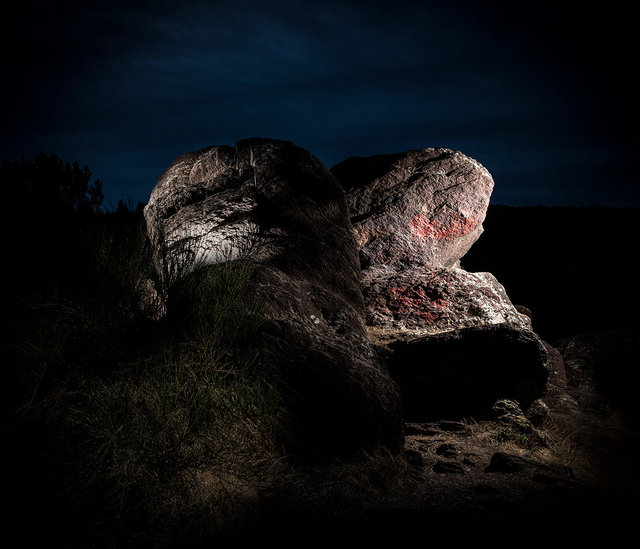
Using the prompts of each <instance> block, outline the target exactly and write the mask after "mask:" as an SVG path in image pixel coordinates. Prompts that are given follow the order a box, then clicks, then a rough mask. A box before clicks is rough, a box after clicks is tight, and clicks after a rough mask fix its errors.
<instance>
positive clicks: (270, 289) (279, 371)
mask: <svg viewBox="0 0 640 549" xmlns="http://www.w3.org/2000/svg"><path fill="white" fill-rule="evenodd" d="M145 217H146V220H147V226H148V233H149V236H150V239H151V241H152V242H153V244H154V245H155V249H156V252H157V263H158V268H159V269H160V271H161V272H162V273H163V275H164V276H165V277H166V279H167V283H169V284H170V283H171V282H172V280H173V279H174V278H176V277H179V276H181V273H183V272H184V271H188V270H189V269H191V268H193V266H195V265H200V266H202V265H208V264H211V265H213V264H217V263H220V262H224V261H233V260H236V259H238V258H241V259H243V260H244V261H248V262H250V263H251V264H252V265H253V269H252V271H253V275H252V278H251V280H250V282H249V284H248V288H247V290H246V292H245V298H246V299H247V301H248V302H249V303H252V304H253V305H257V306H259V308H260V310H261V311H262V315H263V317H264V322H263V325H262V327H261V331H260V332H261V333H260V334H258V336H257V339H258V340H259V349H260V351H261V353H260V361H259V364H260V366H259V367H260V368H261V375H264V376H266V377H268V379H270V380H271V381H272V382H273V383H274V384H275V386H276V388H277V390H278V391H279V394H280V396H281V399H282V402H283V404H284V408H285V409H284V412H283V418H282V420H283V423H282V425H283V429H282V432H281V441H280V442H281V444H282V446H283V447H284V450H285V452H287V453H288V454H291V455H295V456H296V457H297V458H299V459H301V460H318V459H334V458H345V457H349V456H352V455H354V454H355V453H357V452H359V451H361V450H367V449H373V448H376V447H378V446H386V447H388V448H391V449H393V450H399V449H400V448H401V447H402V442H403V434H402V415H401V405H400V394H399V389H398V387H397V385H396V384H395V383H394V382H393V381H392V379H391V378H390V377H389V375H388V374H387V372H386V371H385V369H384V368H383V367H381V366H380V364H379V363H378V358H377V355H376V353H375V352H374V350H373V348H372V346H371V344H370V342H369V340H368V338H367V333H366V328H365V325H364V321H363V319H364V301H363V297H362V293H361V291H360V287H359V281H358V274H359V261H358V247H357V244H356V242H355V239H354V236H353V230H352V227H351V224H350V221H349V211H348V208H347V204H346V200H345V195H344V191H343V189H342V188H341V187H340V185H339V184H338V182H337V181H336V179H335V178H334V177H333V176H332V174H331V173H330V172H329V171H328V169H327V168H326V167H325V166H324V165H323V164H322V163H321V162H320V161H318V160H317V159H316V158H315V157H313V156H312V155H311V154H310V153H309V152H307V151H305V150H303V149H301V148H299V147H296V146H295V145H293V144H292V143H290V142H287V141H277V140H266V139H248V140H243V141H240V142H238V143H237V144H236V145H235V147H229V146H216V147H210V148H207V149H203V150H201V151H198V152H194V153H189V154H186V155H183V156H181V157H179V158H178V159H176V161H175V162H174V163H173V165H172V166H171V167H170V168H169V169H168V170H167V171H166V172H165V173H164V174H163V175H162V176H161V178H160V180H159V181H158V184H157V185H156V187H155V188H154V190H153V192H152V193H151V198H150V200H149V203H148V205H147V206H146V208H145ZM170 312H171V311H169V313H170Z"/></svg>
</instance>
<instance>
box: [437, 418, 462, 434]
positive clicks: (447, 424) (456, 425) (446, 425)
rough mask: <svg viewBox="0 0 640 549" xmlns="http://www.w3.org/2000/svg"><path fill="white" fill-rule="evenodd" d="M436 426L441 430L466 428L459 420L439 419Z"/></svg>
mask: <svg viewBox="0 0 640 549" xmlns="http://www.w3.org/2000/svg"><path fill="white" fill-rule="evenodd" d="M438 426H439V427H440V429H442V430H443V431H464V430H465V429H466V428H467V426H466V425H465V424H464V423H462V422H461V421H449V420H445V419H443V420H442V421H440V423H438Z"/></svg>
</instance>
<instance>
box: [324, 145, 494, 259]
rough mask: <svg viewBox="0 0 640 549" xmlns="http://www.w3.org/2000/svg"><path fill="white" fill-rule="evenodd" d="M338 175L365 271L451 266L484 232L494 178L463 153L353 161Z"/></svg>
mask: <svg viewBox="0 0 640 549" xmlns="http://www.w3.org/2000/svg"><path fill="white" fill-rule="evenodd" d="M331 171H332V173H333V174H334V175H335V176H336V177H337V178H338V180H339V181H340V183H341V184H342V186H343V187H344V189H345V191H346V193H347V200H348V203H349V209H350V212H351V221H352V223H353V226H354V230H355V234H356V240H357V242H358V245H359V246H360V257H361V261H362V266H363V267H365V268H366V267H369V266H371V265H373V266H376V265H396V264H397V265H402V266H404V267H406V266H429V267H451V266H456V265H458V261H459V259H460V258H461V257H462V256H463V255H464V254H465V253H466V252H467V250H468V249H469V248H470V247H471V245H472V244H473V243H474V242H475V241H476V240H477V239H478V237H479V236H480V234H481V233H482V230H483V229H482V222H483V221H484V217H485V213H486V210H487V206H488V205H489V198H490V196H491V192H492V190H493V178H492V177H491V174H490V173H489V172H488V171H487V170H486V168H484V167H483V166H482V165H481V164H480V163H478V162H477V161H475V160H473V159H472V158H469V157H468V156H465V155H464V154H462V153H460V152H458V151H452V150H449V149H442V148H439V149H423V150H418V151H408V152H406V153H401V154H394V155H378V156H373V157H369V158H357V157H353V158H349V159H347V160H345V161H344V162H342V163H340V164H338V165H336V166H334V167H333V168H332V170H331Z"/></svg>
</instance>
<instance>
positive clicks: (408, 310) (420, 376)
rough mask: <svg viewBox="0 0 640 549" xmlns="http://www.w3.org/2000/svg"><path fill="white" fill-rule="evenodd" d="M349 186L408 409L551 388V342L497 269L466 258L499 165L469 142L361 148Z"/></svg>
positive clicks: (464, 410)
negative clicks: (372, 152)
mask: <svg viewBox="0 0 640 549" xmlns="http://www.w3.org/2000/svg"><path fill="white" fill-rule="evenodd" d="M332 173H333V174H334V175H336V177H337V178H338V179H339V180H340V182H341V184H342V185H343V187H344V188H345V190H346V193H347V201H348V204H349V209H350V213H351V221H352V223H353V226H354V231H355V235H356V240H357V243H358V246H359V253H360V259H361V264H362V266H363V267H364V269H363V272H362V274H361V284H362V291H363V295H364V299H365V306H366V324H367V329H368V332H369V335H370V337H371V340H372V341H374V342H375V343H376V344H377V345H378V346H379V347H380V352H381V354H382V355H383V356H385V357H386V362H387V364H388V368H389V372H390V374H391V376H392V377H393V378H394V379H395V380H396V381H397V382H398V384H399V385H400V387H401V389H402V396H403V404H404V409H405V414H406V417H407V419H413V420H418V419H424V418H426V417H429V416H434V417H435V416H437V415H438V414H446V415H452V416H464V415H474V414H475V415H477V414H487V413H490V409H491V405H492V404H493V403H494V402H495V400H497V399H500V398H508V399H512V400H516V401H518V402H519V403H520V405H521V406H522V407H523V408H526V407H528V406H529V405H530V404H531V403H532V402H534V401H535V400H536V399H538V398H540V397H541V396H543V395H544V394H545V391H546V382H547V378H548V370H547V360H548V356H547V351H546V349H545V347H544V344H543V342H542V341H541V340H540V339H539V338H538V336H537V335H536V334H535V333H534V332H533V331H532V328H531V321H530V319H529V318H528V317H526V316H525V315H523V314H520V313H519V312H518V311H517V309H516V308H515V307H514V305H513V304H512V303H511V301H510V300H509V297H508V295H507V293H506V291H505V289H504V287H503V286H502V285H501V284H500V283H499V282H498V281H497V280H496V279H495V277H494V276H493V275H491V274H490V273H470V272H467V271H464V270H462V269H461V268H459V265H460V263H459V261H460V258H462V256H463V255H464V254H465V253H466V252H467V251H468V250H469V248H470V247H471V246H472V244H473V243H474V242H475V241H476V240H477V239H478V237H479V236H480V235H481V233H482V230H483V229H482V223H483V221H484V218H485V214H486V210H487V207H488V205H489V199H490V196H491V192H492V190H493V179H492V177H491V174H490V173H489V172H488V171H487V170H486V169H485V168H484V167H483V166H482V165H480V164H479V163H478V162H477V161H475V160H473V159H471V158H469V157H468V156H465V155H464V154H462V153H460V152H458V151H452V150H448V149H424V150H420V151H408V152H406V153H401V154H395V155H378V156H373V157H369V158H350V159H347V160H345V161H344V162H342V163H341V164H338V165H337V166H334V168H333V169H332Z"/></svg>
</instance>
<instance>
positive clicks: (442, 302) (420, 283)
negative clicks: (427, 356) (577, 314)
mask: <svg viewBox="0 0 640 549" xmlns="http://www.w3.org/2000/svg"><path fill="white" fill-rule="evenodd" d="M362 286H363V293H364V298H365V302H366V304H367V313H366V323H367V326H368V329H369V334H370V335H371V337H372V339H373V340H375V341H377V342H379V343H384V342H385V341H407V340H411V339H415V338H417V337H422V336H426V335H433V334H438V333H442V332H448V331H453V330H459V329H462V328H469V327H472V326H491V325H498V324H508V325H510V326H513V327H515V328H519V329H523V330H530V329H531V321H530V319H529V318H528V317H526V316H525V315H522V314H520V313H519V312H518V311H517V310H516V309H515V307H514V306H513V304H512V303H511V301H510V300H509V297H508V296H507V293H506V291H505V289H504V287H503V286H502V285H501V284H500V283H499V282H498V281H497V280H496V278H495V277H494V276H493V275H492V274H491V273H469V272H467V271H464V270H462V269H458V268H455V267H454V268H450V269H445V268H439V269H427V268H425V267H412V268H409V269H403V270H399V271H396V270H394V269H392V268H386V269H385V268H384V267H371V268H369V269H367V270H366V271H364V273H363V275H362Z"/></svg>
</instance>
